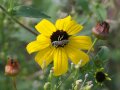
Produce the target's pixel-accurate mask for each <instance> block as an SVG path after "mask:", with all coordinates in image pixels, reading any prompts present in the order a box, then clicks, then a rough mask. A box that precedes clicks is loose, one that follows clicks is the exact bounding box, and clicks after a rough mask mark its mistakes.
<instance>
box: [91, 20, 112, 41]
mask: <svg viewBox="0 0 120 90" xmlns="http://www.w3.org/2000/svg"><path fill="white" fill-rule="evenodd" d="M109 28H110V25H109V24H108V23H107V22H106V21H103V22H98V23H97V25H96V27H94V28H93V30H92V32H93V34H94V35H95V36H96V37H97V38H98V39H106V38H107V37H108V35H109Z"/></svg>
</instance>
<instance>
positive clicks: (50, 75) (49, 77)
mask: <svg viewBox="0 0 120 90" xmlns="http://www.w3.org/2000/svg"><path fill="white" fill-rule="evenodd" d="M52 78H53V70H52V69H51V70H50V73H49V76H48V79H49V81H51V80H52Z"/></svg>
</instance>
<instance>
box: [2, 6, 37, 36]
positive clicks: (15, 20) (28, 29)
mask: <svg viewBox="0 0 120 90" xmlns="http://www.w3.org/2000/svg"><path fill="white" fill-rule="evenodd" d="M0 8H1V10H2V11H3V12H4V13H5V14H6V15H7V16H8V17H9V18H10V19H11V20H13V21H14V22H16V23H17V24H19V25H20V26H21V27H23V28H25V30H27V31H29V32H31V33H32V34H34V35H37V33H36V32H34V31H33V30H32V29H30V28H28V27H26V26H25V25H23V24H22V23H21V22H19V21H18V20H17V19H16V18H15V17H13V16H11V15H10V14H9V13H8V11H7V10H6V9H5V8H4V7H3V6H2V5H0Z"/></svg>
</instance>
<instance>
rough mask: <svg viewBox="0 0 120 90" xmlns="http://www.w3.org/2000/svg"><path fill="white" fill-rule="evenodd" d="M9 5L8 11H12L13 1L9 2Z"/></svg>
mask: <svg viewBox="0 0 120 90" xmlns="http://www.w3.org/2000/svg"><path fill="white" fill-rule="evenodd" d="M9 4H10V6H9V9H11V10H12V9H13V6H14V0H9Z"/></svg>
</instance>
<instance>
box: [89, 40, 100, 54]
mask: <svg viewBox="0 0 120 90" xmlns="http://www.w3.org/2000/svg"><path fill="white" fill-rule="evenodd" d="M97 40H98V39H97V38H95V40H94V42H93V43H92V45H91V47H90V49H89V50H88V52H87V54H89V52H90V51H91V49H92V48H93V46H94V45H95V43H96V42H97Z"/></svg>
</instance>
